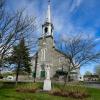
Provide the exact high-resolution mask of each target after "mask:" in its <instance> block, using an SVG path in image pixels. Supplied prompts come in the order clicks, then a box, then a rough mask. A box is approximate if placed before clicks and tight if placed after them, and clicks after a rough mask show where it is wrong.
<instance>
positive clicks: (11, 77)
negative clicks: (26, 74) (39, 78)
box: [6, 76, 14, 80]
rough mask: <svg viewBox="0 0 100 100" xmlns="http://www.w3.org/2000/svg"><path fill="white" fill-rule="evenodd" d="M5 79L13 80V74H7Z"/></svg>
mask: <svg viewBox="0 0 100 100" xmlns="http://www.w3.org/2000/svg"><path fill="white" fill-rule="evenodd" d="M6 80H14V77H13V76H7V78H6Z"/></svg>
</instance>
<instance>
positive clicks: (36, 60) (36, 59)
mask: <svg viewBox="0 0 100 100" xmlns="http://www.w3.org/2000/svg"><path fill="white" fill-rule="evenodd" d="M37 62H38V52H37V53H36V58H35V70H34V83H35V82H36V72H37Z"/></svg>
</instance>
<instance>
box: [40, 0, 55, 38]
mask: <svg viewBox="0 0 100 100" xmlns="http://www.w3.org/2000/svg"><path fill="white" fill-rule="evenodd" d="M50 3H51V2H50V0H48V7H47V13H46V19H45V21H44V24H43V25H42V35H43V37H46V36H52V37H53V24H52V22H51V5H50Z"/></svg>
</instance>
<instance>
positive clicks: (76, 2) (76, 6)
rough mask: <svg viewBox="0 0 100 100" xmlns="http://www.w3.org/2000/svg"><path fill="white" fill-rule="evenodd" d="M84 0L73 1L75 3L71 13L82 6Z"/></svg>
mask: <svg viewBox="0 0 100 100" xmlns="http://www.w3.org/2000/svg"><path fill="white" fill-rule="evenodd" d="M82 1H83V0H73V3H72V5H71V7H70V12H73V11H74V10H75V9H76V8H78V7H79V6H80V4H81V3H82Z"/></svg>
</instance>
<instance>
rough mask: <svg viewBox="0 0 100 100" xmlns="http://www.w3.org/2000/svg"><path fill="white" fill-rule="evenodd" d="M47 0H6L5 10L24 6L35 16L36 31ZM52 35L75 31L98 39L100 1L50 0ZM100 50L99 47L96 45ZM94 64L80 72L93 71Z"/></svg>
mask: <svg viewBox="0 0 100 100" xmlns="http://www.w3.org/2000/svg"><path fill="white" fill-rule="evenodd" d="M47 1H48V0H7V10H8V11H10V12H15V11H16V10H18V9H21V8H26V10H25V13H26V14H29V15H30V16H35V17H36V22H37V27H38V30H37V33H41V32H42V31H41V25H42V23H43V21H44V19H45V14H46V9H47ZM51 10H52V22H53V24H54V29H55V30H54V37H55V40H59V37H61V38H66V37H67V36H69V35H74V34H77V33H80V34H83V35H84V36H85V35H87V34H89V35H91V36H94V37H95V38H96V40H97V41H100V1H99V0H51ZM58 42H59V41H58ZM97 48H98V49H99V50H100V47H97ZM94 66H95V65H94V64H92V65H89V66H85V67H82V68H81V73H82V74H84V72H85V71H87V70H89V71H91V72H93V70H94Z"/></svg>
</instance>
